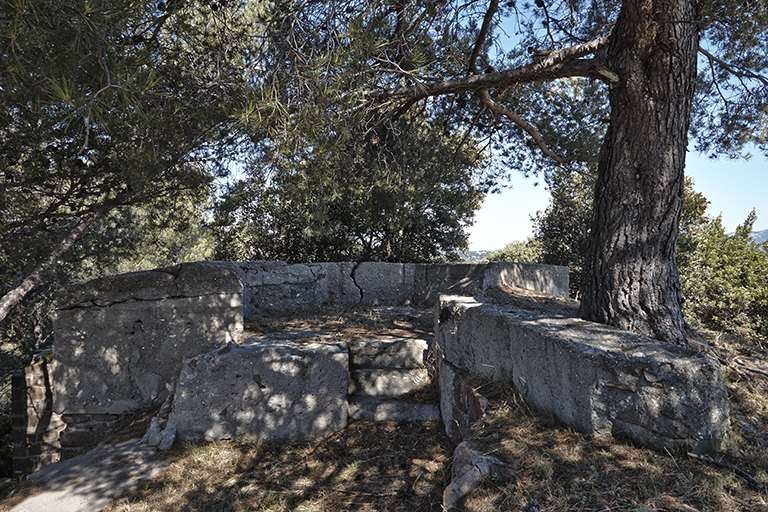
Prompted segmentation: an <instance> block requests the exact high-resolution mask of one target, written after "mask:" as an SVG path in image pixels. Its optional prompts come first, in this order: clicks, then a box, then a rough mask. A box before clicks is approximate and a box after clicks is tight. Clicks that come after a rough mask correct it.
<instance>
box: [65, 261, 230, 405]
mask: <svg viewBox="0 0 768 512" xmlns="http://www.w3.org/2000/svg"><path fill="white" fill-rule="evenodd" d="M214 268H216V267H215V266H214ZM241 300H242V295H241V294H239V293H219V294H211V295H203V296H198V297H181V298H168V299H162V300H152V301H148V300H142V301H136V300H132V301H128V302H123V303H117V304H113V305H112V306H110V307H93V308H83V309H68V310H60V311H58V312H57V315H56V318H55V320H54V337H55V341H54V346H53V350H54V356H55V364H54V365H53V369H52V375H53V379H52V380H53V410H55V411H56V412H58V413H65V412H66V413H93V414H121V413H123V412H127V411H131V410H135V409H139V408H142V407H147V406H149V405H151V404H152V403H154V402H155V401H162V400H163V399H164V398H165V397H166V396H167V395H168V394H169V393H170V392H171V390H172V389H173V387H174V385H175V383H176V379H177V378H178V375H179V371H180V370H181V365H182V362H183V361H184V359H186V358H189V357H194V356H195V355H197V354H200V353H201V352H207V351H209V350H213V349H214V348H217V347H221V346H222V345H225V344H226V343H229V342H240V341H241V340H242V338H243V323H242V322H243V316H242V302H241Z"/></svg>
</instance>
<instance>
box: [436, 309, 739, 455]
mask: <svg viewBox="0 0 768 512" xmlns="http://www.w3.org/2000/svg"><path fill="white" fill-rule="evenodd" d="M435 343H436V345H438V346H439V347H440V351H441V353H442V357H444V358H445V360H446V361H448V362H449V363H451V364H453V365H455V366H456V367H457V368H460V369H463V370H466V371H468V372H470V373H474V374H478V375H484V376H486V377H488V378H491V379H493V380H501V381H503V380H511V382H512V383H513V384H514V386H515V387H516V388H517V389H518V390H519V392H520V393H521V394H522V396H523V398H524V399H525V400H526V401H527V402H528V403H530V404H531V405H533V406H534V407H536V408H538V409H541V410H544V411H547V412H550V413H552V414H554V415H555V416H556V417H557V418H559V419H560V420H562V421H563V422H565V423H567V424H569V425H571V426H573V427H574V428H576V429H577V430H580V431H583V432H587V433H591V434H595V435H611V434H614V433H623V434H625V435H627V436H629V437H630V438H632V439H634V440H635V441H637V442H640V443H642V444H645V445H650V446H653V447H656V448H665V447H669V448H677V447H682V448H685V449H688V450H690V451H694V452H697V453H704V452H712V451H716V450H719V449H721V448H722V447H723V446H724V445H725V443H726V441H727V436H728V432H729V428H730V415H729V408H730V406H729V402H728V394H727V392H726V389H725V386H724V384H723V380H722V376H721V373H720V367H719V365H718V364H717V362H716V361H714V360H712V359H710V358H709V357H706V356H704V355H703V354H700V353H698V352H696V351H693V350H690V349H688V348H685V347H680V346H676V345H671V344H667V343H661V342H658V341H655V340H652V339H649V338H646V337H643V336H639V335H634V334H630V333H627V332H624V331H620V330H618V329H615V328H612V327H609V326H606V325H601V324H595V323H590V322H586V321H584V320H581V319H578V318H573V317H569V316H566V315H564V314H554V313H550V314H546V313H542V312H535V311H528V310H518V309H513V308H510V307H509V306H505V307H501V306H495V305H493V304H480V303H478V302H476V301H475V300H474V299H472V298H468V297H456V296H444V297H441V299H440V304H439V315H438V325H437V327H436V333H435ZM442 392H443V390H441V393H442ZM442 412H443V414H444V416H445V414H446V412H449V411H442Z"/></svg>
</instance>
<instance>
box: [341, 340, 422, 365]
mask: <svg viewBox="0 0 768 512" xmlns="http://www.w3.org/2000/svg"><path fill="white" fill-rule="evenodd" d="M426 353H427V342H426V340H422V339H416V338H388V339H380V340H361V341H351V342H349V365H350V367H351V368H359V367H362V368H420V367H422V366H424V360H425V357H426Z"/></svg>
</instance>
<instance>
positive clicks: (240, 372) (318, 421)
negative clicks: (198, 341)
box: [168, 340, 348, 442]
mask: <svg viewBox="0 0 768 512" xmlns="http://www.w3.org/2000/svg"><path fill="white" fill-rule="evenodd" d="M347 365H348V353H347V346H346V343H344V342H341V343H334V344H320V343H311V344H298V343H292V342H286V341H277V340H274V341H272V342H271V343H270V342H264V341H261V342H257V343H249V342H247V343H246V344H244V345H243V346H237V345H228V346H227V347H224V348H222V349H220V350H217V351H212V352H209V353H207V354H202V355H199V356H197V357H195V358H192V359H189V360H187V361H186V362H185V363H184V366H183V369H182V371H181V374H180V377H179V382H178V384H177V386H176V395H175V397H174V400H173V410H172V412H171V414H170V416H169V417H168V428H175V429H176V437H177V439H179V440H181V441H186V440H190V439H191V440H206V441H214V440H218V439H230V438H232V437H234V436H235V435H237V434H238V433H242V434H246V435H248V436H252V437H254V438H256V439H259V440H270V441H274V442H293V441H300V440H304V439H312V438H316V437H320V436H323V435H324V434H327V433H329V432H334V431H337V430H341V429H343V428H344V427H345V426H346V424H347V415H348V405H347V386H348V379H347Z"/></svg>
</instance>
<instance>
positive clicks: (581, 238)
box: [533, 168, 595, 297]
mask: <svg viewBox="0 0 768 512" xmlns="http://www.w3.org/2000/svg"><path fill="white" fill-rule="evenodd" d="M594 187H595V172H594V171H593V170H592V171H590V169H588V168H584V169H583V170H582V171H571V172H566V171H564V172H559V173H553V175H552V176H551V177H550V178H549V179H548V180H547V188H548V189H549V192H550V200H549V206H547V208H546V209H545V210H544V211H543V212H537V213H536V215H535V216H534V218H533V231H534V235H535V237H536V238H537V239H538V240H540V244H541V255H542V259H541V263H546V264H549V265H563V266H567V267H568V273H569V277H570V280H569V284H570V294H571V296H573V297H577V296H578V293H579V290H580V289H581V275H582V271H583V267H584V260H585V258H586V255H587V242H588V240H589V225H590V222H591V220H592V194H593V190H594Z"/></svg>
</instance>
